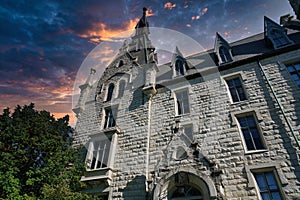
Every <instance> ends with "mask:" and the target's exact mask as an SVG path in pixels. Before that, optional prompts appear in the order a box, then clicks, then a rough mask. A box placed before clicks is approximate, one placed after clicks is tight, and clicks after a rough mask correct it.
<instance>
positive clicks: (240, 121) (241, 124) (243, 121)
mask: <svg viewBox="0 0 300 200" xmlns="http://www.w3.org/2000/svg"><path fill="white" fill-rule="evenodd" d="M238 121H239V123H240V126H241V128H243V127H247V126H248V124H247V121H246V118H245V117H239V118H238Z"/></svg>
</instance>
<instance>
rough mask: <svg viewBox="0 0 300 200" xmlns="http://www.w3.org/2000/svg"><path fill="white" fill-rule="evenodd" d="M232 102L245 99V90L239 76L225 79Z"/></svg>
mask: <svg viewBox="0 0 300 200" xmlns="http://www.w3.org/2000/svg"><path fill="white" fill-rule="evenodd" d="M226 83H227V86H228V88H229V91H230V95H231V98H232V101H233V102H238V101H242V100H246V96H245V91H244V88H243V86H242V81H241V79H240V77H237V78H233V79H230V80H226Z"/></svg>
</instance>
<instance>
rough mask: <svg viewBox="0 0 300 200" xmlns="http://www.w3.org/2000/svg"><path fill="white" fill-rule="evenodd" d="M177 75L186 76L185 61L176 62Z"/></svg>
mask: <svg viewBox="0 0 300 200" xmlns="http://www.w3.org/2000/svg"><path fill="white" fill-rule="evenodd" d="M175 73H176V76H181V75H185V63H184V61H183V59H180V58H179V59H177V60H176V61H175Z"/></svg>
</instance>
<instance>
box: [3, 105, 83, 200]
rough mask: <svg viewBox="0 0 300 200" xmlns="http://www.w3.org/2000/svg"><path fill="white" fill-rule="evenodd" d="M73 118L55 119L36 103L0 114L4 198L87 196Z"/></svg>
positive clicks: (69, 197)
mask: <svg viewBox="0 0 300 200" xmlns="http://www.w3.org/2000/svg"><path fill="white" fill-rule="evenodd" d="M68 121H69V117H68V116H65V117H63V118H61V119H57V120H56V119H55V118H54V117H53V116H52V115H50V113H49V112H47V111H36V110H35V109H34V104H30V105H25V106H24V107H20V106H17V107H16V108H15V110H14V112H13V113H10V110H9V109H5V110H4V111H3V114H2V115H0V157H1V159H0V199H13V200H18V199H86V196H85V195H84V194H82V193H80V191H81V190H82V188H83V187H84V185H83V183H82V182H80V177H81V175H82V173H83V172H84V168H85V166H84V162H83V161H82V155H81V150H80V149H74V148H72V146H71V145H72V131H73V130H72V128H71V127H70V126H69V125H68Z"/></svg>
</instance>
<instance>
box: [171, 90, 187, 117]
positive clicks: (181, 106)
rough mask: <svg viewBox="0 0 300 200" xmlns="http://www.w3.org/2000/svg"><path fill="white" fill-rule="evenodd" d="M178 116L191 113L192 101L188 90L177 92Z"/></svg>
mask: <svg viewBox="0 0 300 200" xmlns="http://www.w3.org/2000/svg"><path fill="white" fill-rule="evenodd" d="M174 93H175V98H176V115H183V114H187V113H190V100H189V91H188V89H185V90H179V91H175V92H174Z"/></svg>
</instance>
